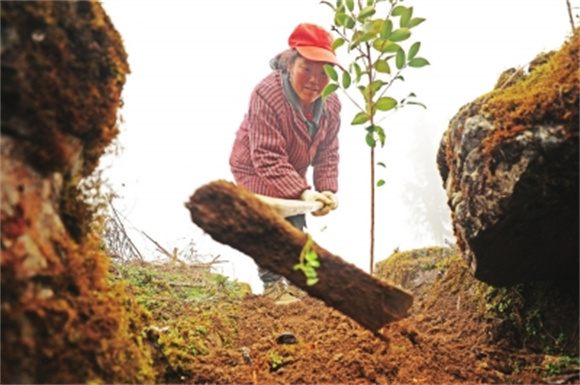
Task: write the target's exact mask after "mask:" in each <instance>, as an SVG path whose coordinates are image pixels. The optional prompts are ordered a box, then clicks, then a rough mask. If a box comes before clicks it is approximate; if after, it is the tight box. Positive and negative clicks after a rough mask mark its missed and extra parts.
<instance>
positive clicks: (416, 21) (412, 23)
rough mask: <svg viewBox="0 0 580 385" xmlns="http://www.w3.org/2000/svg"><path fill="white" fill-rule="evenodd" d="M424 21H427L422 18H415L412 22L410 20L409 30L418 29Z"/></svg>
mask: <svg viewBox="0 0 580 385" xmlns="http://www.w3.org/2000/svg"><path fill="white" fill-rule="evenodd" d="M424 21H425V19H424V18H422V17H414V18H412V19H411V20H409V24H407V28H413V27H416V26H418V25H419V24H421V23H422V22H424Z"/></svg>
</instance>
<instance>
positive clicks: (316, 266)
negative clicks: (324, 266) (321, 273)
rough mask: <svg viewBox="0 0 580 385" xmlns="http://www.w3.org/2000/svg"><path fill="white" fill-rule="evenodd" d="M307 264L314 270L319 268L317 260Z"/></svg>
mask: <svg viewBox="0 0 580 385" xmlns="http://www.w3.org/2000/svg"><path fill="white" fill-rule="evenodd" d="M308 263H309V264H310V266H312V267H313V268H315V269H317V268H319V267H320V261H318V259H314V260H312V261H309V262H308Z"/></svg>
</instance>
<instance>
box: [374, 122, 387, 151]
mask: <svg viewBox="0 0 580 385" xmlns="http://www.w3.org/2000/svg"><path fill="white" fill-rule="evenodd" d="M375 132H376V133H377V136H378V137H379V142H380V143H381V147H384V146H385V139H386V138H387V135H386V134H385V130H384V129H383V128H382V127H381V126H375Z"/></svg>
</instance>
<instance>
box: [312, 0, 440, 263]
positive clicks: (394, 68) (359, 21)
mask: <svg viewBox="0 0 580 385" xmlns="http://www.w3.org/2000/svg"><path fill="white" fill-rule="evenodd" d="M402 2H403V0H365V1H362V0H358V1H355V0H336V3H335V4H332V3H330V2H329V1H326V0H325V1H321V3H322V4H326V5H328V6H329V7H330V8H331V9H332V10H333V12H334V18H333V26H332V30H333V31H334V32H336V33H337V34H338V36H339V37H338V38H336V39H335V41H334V43H333V49H335V50H337V49H339V48H341V49H344V48H346V49H347V51H348V54H349V56H350V57H352V58H353V59H352V61H351V62H349V63H348V65H347V66H346V67H344V68H343V69H342V68H341V69H340V71H341V74H340V76H339V71H337V70H336V69H335V68H334V67H332V66H330V65H326V66H325V68H324V69H325V72H326V74H327V75H328V77H329V78H330V79H331V81H330V82H329V84H328V85H327V86H326V88H325V89H324V91H323V92H322V97H323V98H326V97H328V96H329V95H330V94H332V93H333V92H335V91H337V90H338V89H340V90H342V91H344V93H345V95H346V96H347V97H348V99H349V100H350V101H351V102H352V103H353V104H354V106H355V107H356V109H357V112H356V114H355V115H354V117H353V119H352V121H351V124H352V125H360V126H363V127H364V134H365V141H366V143H367V145H368V146H369V147H370V171H371V181H370V183H371V241H370V273H371V274H372V272H373V265H374V239H375V235H374V233H375V187H381V186H383V185H385V181H384V179H379V180H378V181H376V182H375V166H377V165H378V166H381V167H386V165H385V163H383V162H377V161H376V160H375V148H376V147H377V144H380V146H381V147H384V145H385V139H386V135H385V130H384V129H383V127H381V126H380V125H379V123H380V122H381V121H382V119H381V120H379V117H380V115H382V114H384V113H386V112H390V111H391V112H392V111H394V110H396V109H399V108H401V107H404V106H406V105H418V106H422V107H424V108H426V107H425V105H424V104H422V103H420V102H418V101H417V100H416V99H415V98H416V95H415V94H414V93H413V92H410V93H409V94H408V95H407V96H406V97H404V98H402V99H401V100H397V99H395V98H394V97H392V96H389V94H387V92H388V91H390V89H391V86H392V85H393V84H394V83H395V82H396V81H397V80H398V81H401V82H403V81H404V80H405V79H404V77H403V76H402V72H403V71H404V70H405V69H407V68H409V67H412V68H421V67H424V66H426V65H428V64H429V62H428V61H427V59H425V58H423V57H420V56H418V53H419V49H420V48H421V42H418V41H417V42H414V43H413V44H411V45H410V46H409V47H408V48H407V47H406V45H404V44H403V43H404V42H406V41H408V40H409V38H410V37H411V30H412V29H413V28H415V27H417V26H418V25H420V24H421V23H422V22H423V21H425V19H424V18H421V17H414V16H413V7H405V6H403V5H401V4H400V3H402ZM381 3H382V4H381ZM397 25H398V27H397ZM351 87H354V88H356V89H357V90H358V92H357V91H355V92H354V95H352V94H351V92H350V91H351V90H352V88H351ZM383 119H384V117H383Z"/></svg>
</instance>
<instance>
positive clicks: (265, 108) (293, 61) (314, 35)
mask: <svg viewBox="0 0 580 385" xmlns="http://www.w3.org/2000/svg"><path fill="white" fill-rule="evenodd" d="M333 40H334V39H333V37H332V35H331V34H330V33H329V32H328V31H326V30H325V29H324V28H322V27H320V26H318V25H315V24H310V23H301V24H299V25H298V26H297V27H296V28H295V29H294V30H293V32H292V33H291V35H290V37H289V38H288V45H289V48H288V49H286V50H285V51H283V52H282V53H280V54H278V55H276V56H275V57H274V58H273V59H272V60H271V61H270V67H271V69H272V72H271V73H270V74H269V75H268V76H266V77H265V78H264V79H263V80H262V81H260V82H259V83H258V85H257V86H256V87H255V88H254V90H253V91H252V93H251V96H250V102H249V108H248V111H247V113H246V114H245V116H244V119H243V121H242V123H241V125H240V127H239V129H238V131H237V133H236V136H235V140H234V144H233V148H232V151H231V155H230V159H229V162H230V169H231V172H232V174H233V176H234V179H235V181H236V183H237V184H239V185H242V186H244V187H246V188H248V189H249V190H250V191H252V192H254V193H256V194H262V195H267V196H272V197H276V198H286V199H300V200H303V201H307V202H314V201H319V202H321V203H322V207H321V208H320V209H318V210H316V211H314V212H312V215H314V216H322V215H326V214H328V212H330V211H331V210H334V209H336V208H337V207H338V199H337V197H336V196H335V194H336V192H337V191H338V163H339V153H338V148H339V142H338V132H339V128H340V110H341V104H340V101H339V99H338V97H337V96H336V95H335V94H331V95H330V96H329V97H327V98H326V99H325V100H323V99H322V97H321V94H322V91H323V90H324V88H325V87H326V85H327V84H328V83H329V78H328V76H327V75H326V72H325V71H324V65H325V64H331V65H336V66H339V67H340V64H339V62H338V59H337V57H336V55H335V53H334V51H333V49H332V42H333ZM310 166H312V181H313V185H314V186H313V187H314V188H313V187H312V186H311V185H310V184H309V183H308V180H307V171H308V168H309V167H310ZM286 219H287V220H288V221H289V222H290V223H292V225H294V226H295V227H297V228H299V229H301V230H304V229H305V228H306V218H305V215H304V214H301V215H296V216H292V217H288V218H286ZM258 273H259V276H260V279H261V280H262V282H263V284H264V292H263V295H265V296H269V297H271V298H273V299H278V300H280V301H283V298H286V299H287V302H292V298H288V297H289V296H290V297H292V296H293V297H298V296H299V295H298V293H299V290H298V289H297V288H294V287H292V286H290V287H289V285H288V283H287V282H286V281H285V279H284V278H283V277H281V276H280V275H277V274H274V273H273V272H271V271H267V270H265V269H262V268H258ZM290 289H294V290H290Z"/></svg>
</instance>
